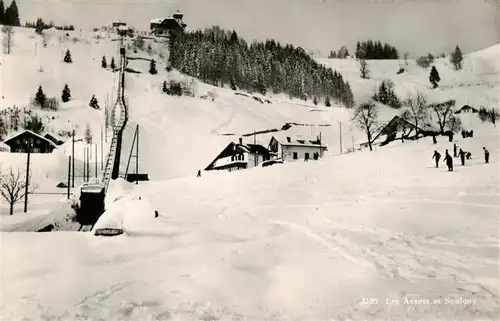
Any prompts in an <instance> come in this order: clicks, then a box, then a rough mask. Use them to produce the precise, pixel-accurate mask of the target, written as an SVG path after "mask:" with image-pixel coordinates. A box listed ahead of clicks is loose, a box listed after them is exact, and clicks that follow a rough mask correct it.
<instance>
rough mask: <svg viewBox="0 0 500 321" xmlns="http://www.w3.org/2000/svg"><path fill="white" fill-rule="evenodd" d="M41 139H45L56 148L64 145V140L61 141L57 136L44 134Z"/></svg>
mask: <svg viewBox="0 0 500 321" xmlns="http://www.w3.org/2000/svg"><path fill="white" fill-rule="evenodd" d="M43 137H45V138H47V139H48V140H50V141H51V142H53V143H54V144H56V145H57V146H59V145H62V144H64V140H63V139H62V137H61V136H59V135H57V134H53V133H49V132H47V133H45V135H43Z"/></svg>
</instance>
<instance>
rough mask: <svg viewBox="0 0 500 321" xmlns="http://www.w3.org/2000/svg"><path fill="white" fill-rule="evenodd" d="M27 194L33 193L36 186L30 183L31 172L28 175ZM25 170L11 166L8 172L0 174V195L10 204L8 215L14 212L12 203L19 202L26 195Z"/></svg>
mask: <svg viewBox="0 0 500 321" xmlns="http://www.w3.org/2000/svg"><path fill="white" fill-rule="evenodd" d="M28 182H29V183H28V184H29V185H28V194H31V193H33V191H34V190H35V189H36V188H37V186H36V184H32V183H31V174H30V175H28ZM26 183H27V182H26V172H23V171H20V170H19V169H17V170H16V171H13V170H12V168H11V169H9V171H8V172H6V173H2V174H0V196H2V198H3V199H5V200H6V201H7V203H9V205H10V212H9V213H10V215H12V214H14V204H16V203H17V202H19V201H20V200H21V199H22V198H23V197H24V196H25V195H26Z"/></svg>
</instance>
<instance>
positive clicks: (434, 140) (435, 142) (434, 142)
mask: <svg viewBox="0 0 500 321" xmlns="http://www.w3.org/2000/svg"><path fill="white" fill-rule="evenodd" d="M437 142H438V141H437V139H436V136H432V143H433V144H437Z"/></svg>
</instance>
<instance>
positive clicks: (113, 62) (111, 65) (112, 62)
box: [109, 57, 116, 70]
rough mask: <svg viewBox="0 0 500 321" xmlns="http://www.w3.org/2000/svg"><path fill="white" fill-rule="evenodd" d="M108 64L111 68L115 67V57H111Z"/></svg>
mask: <svg viewBox="0 0 500 321" xmlns="http://www.w3.org/2000/svg"><path fill="white" fill-rule="evenodd" d="M109 66H110V67H111V70H115V69H116V64H115V57H111V64H110V65H109Z"/></svg>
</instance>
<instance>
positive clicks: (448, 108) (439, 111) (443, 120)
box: [430, 100, 460, 134]
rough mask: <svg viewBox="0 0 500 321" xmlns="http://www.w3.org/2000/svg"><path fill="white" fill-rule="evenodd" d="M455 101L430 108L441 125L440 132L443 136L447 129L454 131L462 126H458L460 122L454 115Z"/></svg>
mask: <svg viewBox="0 0 500 321" xmlns="http://www.w3.org/2000/svg"><path fill="white" fill-rule="evenodd" d="M455 103H456V101H455V100H448V101H446V102H444V103H438V104H431V105H430V107H431V108H432V110H433V111H434V113H435V114H436V116H437V123H438V125H439V131H440V132H441V134H444V130H445V128H448V129H450V130H452V131H457V130H459V129H458V128H459V127H460V126H457V124H459V123H460V120H459V119H458V118H457V117H455V114H454V113H453V109H452V108H453V106H455Z"/></svg>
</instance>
